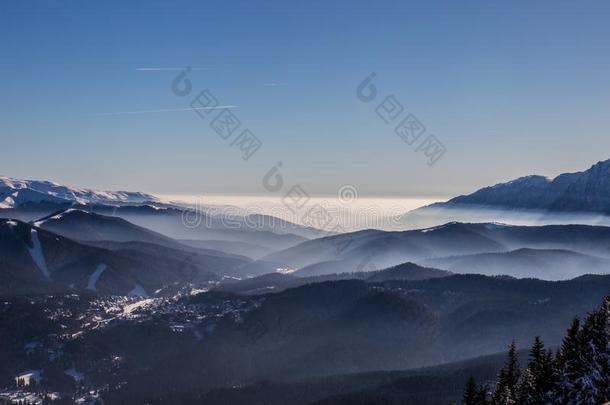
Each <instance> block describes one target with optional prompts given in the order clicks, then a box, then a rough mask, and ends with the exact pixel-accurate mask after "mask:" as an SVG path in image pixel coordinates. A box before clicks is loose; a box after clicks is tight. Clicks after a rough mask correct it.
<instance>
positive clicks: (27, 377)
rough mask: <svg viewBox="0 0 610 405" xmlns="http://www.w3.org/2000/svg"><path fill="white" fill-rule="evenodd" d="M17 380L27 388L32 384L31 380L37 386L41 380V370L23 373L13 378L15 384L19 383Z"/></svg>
mask: <svg viewBox="0 0 610 405" xmlns="http://www.w3.org/2000/svg"><path fill="white" fill-rule="evenodd" d="M19 380H21V381H23V384H24V385H25V386H28V385H30V384H31V383H32V380H34V381H35V382H36V384H38V383H39V382H40V380H42V370H29V371H24V372H23V373H20V374H18V375H17V376H15V382H19Z"/></svg>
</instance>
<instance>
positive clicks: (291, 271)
mask: <svg viewBox="0 0 610 405" xmlns="http://www.w3.org/2000/svg"><path fill="white" fill-rule="evenodd" d="M602 166H603V165H602ZM602 166H600V167H599V168H596V169H595V170H594V171H593V172H592V173H593V174H595V176H594V175H593V174H590V175H589V174H587V175H586V178H587V179H588V180H587V181H588V182H592V184H597V183H596V181H595V180H593V178H594V177H599V176H601V174H600V173H598V172H603V171H604V170H605V169H604V167H605V166H604V167H602ZM583 176H584V175H583V174H574V175H566V176H563V177H561V178H560V179H559V180H556V184H553V185H550V186H548V187H547V186H543V183H544V182H542V181H541V180H540V179H537V178H533V179H529V180H523V181H518V182H517V183H515V184H509V185H506V186H502V187H499V189H500V190H504V188H505V187H508V188H509V189H512V187H517V186H519V187H524V188H525V189H527V190H532V193H533V195H534V197H532V198H533V199H536V200H537V201H538V203H540V204H542V202H543V201H544V198H543V196H542V194H545V195H546V194H547V193H554V195H555V197H554V198H555V200H554V201H558V199H560V198H563V197H564V196H563V194H562V192H561V190H563V188H562V187H565V190H572V188H574V187H576V188H579V189H580V187H583V186H581V185H580V184H581V182H585V180H584V177H583ZM551 183H554V182H551ZM568 183H569V184H568ZM4 184H5V188H6V190H7V193H8V194H7V197H6V198H5V199H4V200H3V201H5V202H6V204H7V206H6V207H5V208H0V217H4V219H0V281H2V283H1V285H0V297H2V298H1V299H2V301H1V302H2V306H0V313H1V314H2V316H0V327H1V330H2V332H0V337H1V338H2V339H3V341H4V342H7V343H5V344H4V346H3V347H0V354H1V355H3V356H4V358H7V359H9V361H8V362H5V364H3V365H1V366H0V390H1V389H2V386H7V385H10V383H11V382H12V381H13V380H14V377H15V375H19V373H23V372H26V371H28V370H34V371H36V372H39V373H40V374H41V375H44V376H45V377H44V378H43V379H42V380H41V384H42V385H43V386H44V387H48V388H53V389H57V390H61V391H62V392H75V389H76V388H75V387H76V386H78V387H80V388H81V389H84V388H85V387H86V388H88V389H89V388H90V392H91V391H92V392H95V395H97V396H98V398H103V399H104V400H105V402H107V403H111V404H113V403H117V404H120V403H129V404H144V403H151V404H152V403H165V404H167V403H169V404H173V403H175V404H183V403H197V401H199V400H203V399H205V400H206V401H208V402H209V403H222V401H233V402H232V403H236V404H239V403H249V402H247V400H246V399H244V398H245V396H244V395H247V394H248V393H252V395H254V397H255V398H258V400H261V401H263V403H274V402H273V401H280V400H281V398H284V399H286V398H288V399H286V401H288V402H287V403H316V401H319V403H320V404H334V403H341V401H348V403H349V401H352V400H353V399H354V398H355V397H357V396H359V395H362V396H363V398H372V397H375V396H377V397H379V396H381V397H384V398H386V397H387V398H400V400H409V401H412V402H413V403H416V404H430V403H434V401H437V400H442V401H447V400H455V399H457V398H456V395H457V394H458V391H457V389H456V388H455V387H460V388H461V387H462V386H463V384H464V382H465V379H466V378H467V377H468V376H467V375H465V373H470V372H472V373H475V374H477V375H480V376H487V375H489V373H490V372H491V370H493V369H496V368H497V364H498V362H497V357H494V356H493V354H494V353H498V352H500V351H503V350H504V348H505V345H506V343H507V337H508V338H509V340H510V339H515V340H516V341H517V342H518V343H519V344H522V345H523V346H525V345H527V344H529V343H530V340H531V338H532V336H535V335H541V336H543V338H544V339H545V341H546V342H548V343H549V344H552V345H558V344H559V343H560V342H561V337H562V336H563V334H564V328H565V325H566V324H567V323H568V322H569V320H570V318H572V317H574V316H582V315H583V314H585V313H586V312H587V311H589V310H591V309H592V308H594V307H595V306H596V305H597V303H598V302H599V300H600V299H601V298H602V297H603V296H604V295H605V294H607V292H608V291H610V279H609V278H608V277H610V276H608V275H605V274H607V273H610V227H605V226H591V225H576V224H563V225H545V226H516V225H508V224H501V223H497V222H483V223H464V222H448V223H445V224H442V225H439V226H434V227H427V228H423V229H416V230H404V231H382V230H372V229H371V230H362V231H357V232H350V233H342V234H330V233H324V232H319V231H317V230H315V229H312V228H308V227H304V226H300V225H296V224H292V223H289V222H286V221H282V220H279V219H277V218H272V217H268V216H264V215H250V214H248V215H244V216H240V215H237V216H235V217H231V221H227V219H226V218H223V217H222V216H219V215H216V214H215V213H213V212H212V211H206V210H201V211H197V212H195V213H196V215H195V216H194V217H188V215H190V214H193V212H194V211H192V209H190V208H189V207H181V206H175V205H171V204H164V203H161V202H159V201H156V200H151V198H150V197H152V196H148V195H145V194H142V193H127V194H122V193H118V194H113V193H108V194H104V193H102V194H100V193H98V192H93V191H91V190H84V189H83V190H80V189H78V190H76V189H66V188H63V187H62V186H59V185H56V184H54V183H53V184H48V183H45V182H32V181H30V182H18V181H15V180H10V181H9V180H5V182H4ZM566 184H568V185H566ZM587 184H588V183H587ZM45 187H46V188H45ZM587 187H588V186H587ZM587 187H584V188H585V189H586V190H588V188H587ZM549 190H550V191H549ZM558 190H559V191H558ZM593 190H595V188H593ZM489 192H491V191H489ZM503 192H504V191H503ZM514 192H516V191H506V193H508V194H511V193H514ZM566 192H567V191H566ZM15 193H17V194H15ZM70 193H72V194H70ZM485 193H488V191H486V192H485ZM494 193H495V192H494ZM519 193H525V191H523V190H521V191H519ZM536 193H539V194H540V193H541V194H540V195H537V194H536ZM41 194H42V195H43V196H41ZM492 194H493V193H492ZM598 194H599V195H598V197H599V199H603V193H598ZM594 195H596V194H594ZM479 197H480V196H479ZM479 197H477V198H479ZM7 198H9V199H11V200H10V201H9V200H7ZM486 198H488V201H490V202H493V204H496V202H497V201H501V200H502V199H501V198H500V199H494V198H495V197H493V198H492V197H486ZM498 198H499V197H498ZM520 198H522V200H523V201H521V202H519V204H520V206H519V208H518V209H521V206H526V205H527V204H528V203H527V201H526V200H527V198H526V197H525V196H520ZM11 201H12V203H11V204H8V203H10V202H11ZM458 201H459V199H458ZM494 201H495V202H494ZM460 204H462V203H460ZM493 204H492V205H493ZM498 204H499V203H498ZM9 205H10V206H9ZM500 205H501V204H500ZM565 206H566V207H567V206H569V204H566V205H565ZM443 209H444V208H443ZM502 209H506V207H504V206H503V207H502ZM516 209H517V208H516ZM536 209H541V208H540V207H538V208H536ZM185 216H186V218H185ZM7 217H9V218H7ZM10 217H14V218H12V219H11V218H10ZM23 219H27V222H26V221H24V220H23ZM193 221H195V222H193ZM193 224H194V225H195V226H192V225H193ZM594 274H598V275H594ZM547 280H548V281H547ZM550 280H562V281H550ZM59 320H60V321H59ZM48 353H54V354H53V355H52V356H50V355H49V354H48ZM55 353H60V354H57V355H56V354H55ZM482 355H492V357H480V356H482ZM55 356H57V357H55ZM117 359H119V360H117ZM421 367H435V368H434V369H429V368H427V369H421ZM72 369H74V370H78V371H77V372H78V373H79V374H78V375H80V374H82V375H83V376H84V377H83V380H79V382H69V383H68V382H67V381H66V380H65V375H66V370H72ZM392 370H393V371H392ZM465 370H468V371H465ZM69 372H70V373H73V372H72V371H69ZM456 373H457V374H456ZM62 376H63V377H62ZM321 378H327V379H328V380H326V382H325V383H320V380H319V379H321ZM484 378H488V377H484ZM261 380H265V381H270V383H267V384H262V385H261V383H260V381H261ZM314 381H317V382H314ZM340 381H344V382H345V384H343V385H342V383H340ZM74 384H76V385H74ZM360 384H361V385H360ZM437 384H453V385H454V386H453V388H451V386H448V387H447V389H446V390H445V389H443V390H437V389H435V388H434V387H435V385H437ZM100 387H105V388H100ZM170 387H171V388H170ZM227 387H240V388H237V389H232V390H231V391H227V390H226V388H227ZM305 387H307V388H305ZM45 389H46V388H45ZM302 389H313V390H317V391H314V392H312V393H305V392H302V393H301V394H298V392H299V391H298V390H302ZM287 390H288V391H291V390H297V391H294V392H292V394H293V395H292V396H291V395H288V396H287ZM0 392H1V391H0ZM169 392H171V393H172V394H171V395H169V396H168V393H169ZM295 392H296V394H294V393H295ZM295 395H296V397H295ZM265 398H267V401H265ZM156 401H160V402H156ZM240 401H241V402H240ZM244 401H245V402H244ZM307 401H309V402H307ZM337 401H339V402H337Z"/></svg>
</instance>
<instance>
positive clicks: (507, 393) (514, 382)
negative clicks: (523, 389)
mask: <svg viewBox="0 0 610 405" xmlns="http://www.w3.org/2000/svg"><path fill="white" fill-rule="evenodd" d="M520 374H521V372H520V370H519V361H518V359H517V347H516V345H515V342H514V341H513V342H512V343H511V345H510V348H509V350H508V359H507V360H506V363H505V364H504V367H502V369H501V370H500V374H499V376H498V383H497V384H496V389H495V391H494V394H493V398H492V400H493V403H494V404H498V405H513V404H517V399H518V396H519V378H520Z"/></svg>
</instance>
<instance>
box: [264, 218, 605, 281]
mask: <svg viewBox="0 0 610 405" xmlns="http://www.w3.org/2000/svg"><path fill="white" fill-rule="evenodd" d="M519 249H528V250H521V251H519ZM511 251H516V252H513V253H510V252H511ZM451 257H454V258H451ZM455 257H458V258H455ZM448 258H451V259H448ZM568 258H569V259H570V260H567V259H568ZM609 258H610V228H609V227H604V226H590V225H547V226H511V225H504V224H494V223H481V224H469V223H459V222H453V223H448V224H445V225H441V226H437V227H432V228H426V229H420V230H413V231H400V232H389V231H380V230H366V231H359V232H354V233H349V234H342V235H335V236H329V237H325V238H319V239H314V240H309V241H306V242H303V243H301V244H299V245H296V246H294V247H291V248H288V249H285V250H281V251H279V252H275V253H272V254H270V255H268V256H266V257H264V260H266V261H268V262H273V263H278V264H279V265H280V266H281V267H285V268H291V269H295V270H296V271H295V272H294V274H295V275H299V276H316V275H324V274H331V273H341V272H354V271H364V270H369V271H370V270H373V269H376V270H381V269H384V268H388V267H391V266H395V265H398V264H401V263H405V262H415V263H419V264H423V265H427V266H431V267H440V268H442V269H445V270H451V271H454V270H455V271H458V272H465V273H466V272H467V273H472V272H478V273H482V274H488V275H497V274H506V275H511V276H515V277H530V276H535V277H538V278H542V279H547V280H557V279H565V278H571V277H575V276H578V275H582V274H587V273H608V272H610V263H609V262H608V259H609ZM466 259H468V260H466ZM528 260H529V263H530V264H529V270H530V271H531V274H528V271H527V269H526V268H527V266H525V265H526V264H527V262H528ZM459 263H468V265H467V266H466V265H460V266H458V267H455V268H453V267H452V266H457V265H458V264H459ZM524 266H525V267H524Z"/></svg>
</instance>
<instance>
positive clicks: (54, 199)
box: [0, 176, 159, 208]
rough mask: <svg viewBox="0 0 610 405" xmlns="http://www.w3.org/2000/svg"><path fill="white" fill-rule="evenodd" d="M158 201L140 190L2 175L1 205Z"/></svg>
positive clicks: (110, 203)
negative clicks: (78, 186)
mask: <svg viewBox="0 0 610 405" xmlns="http://www.w3.org/2000/svg"><path fill="white" fill-rule="evenodd" d="M158 201H159V199H158V198H157V197H154V196H152V195H150V194H145V193H140V192H129V191H96V190H91V189H88V188H76V187H68V186H64V185H61V184H58V183H55V182H52V181H39V180H19V179H14V178H11V177H6V176H0V208H15V207H18V206H21V205H26V204H30V203H53V204H61V203H64V204H82V205H89V204H103V205H122V204H142V203H146V202H158Z"/></svg>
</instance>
